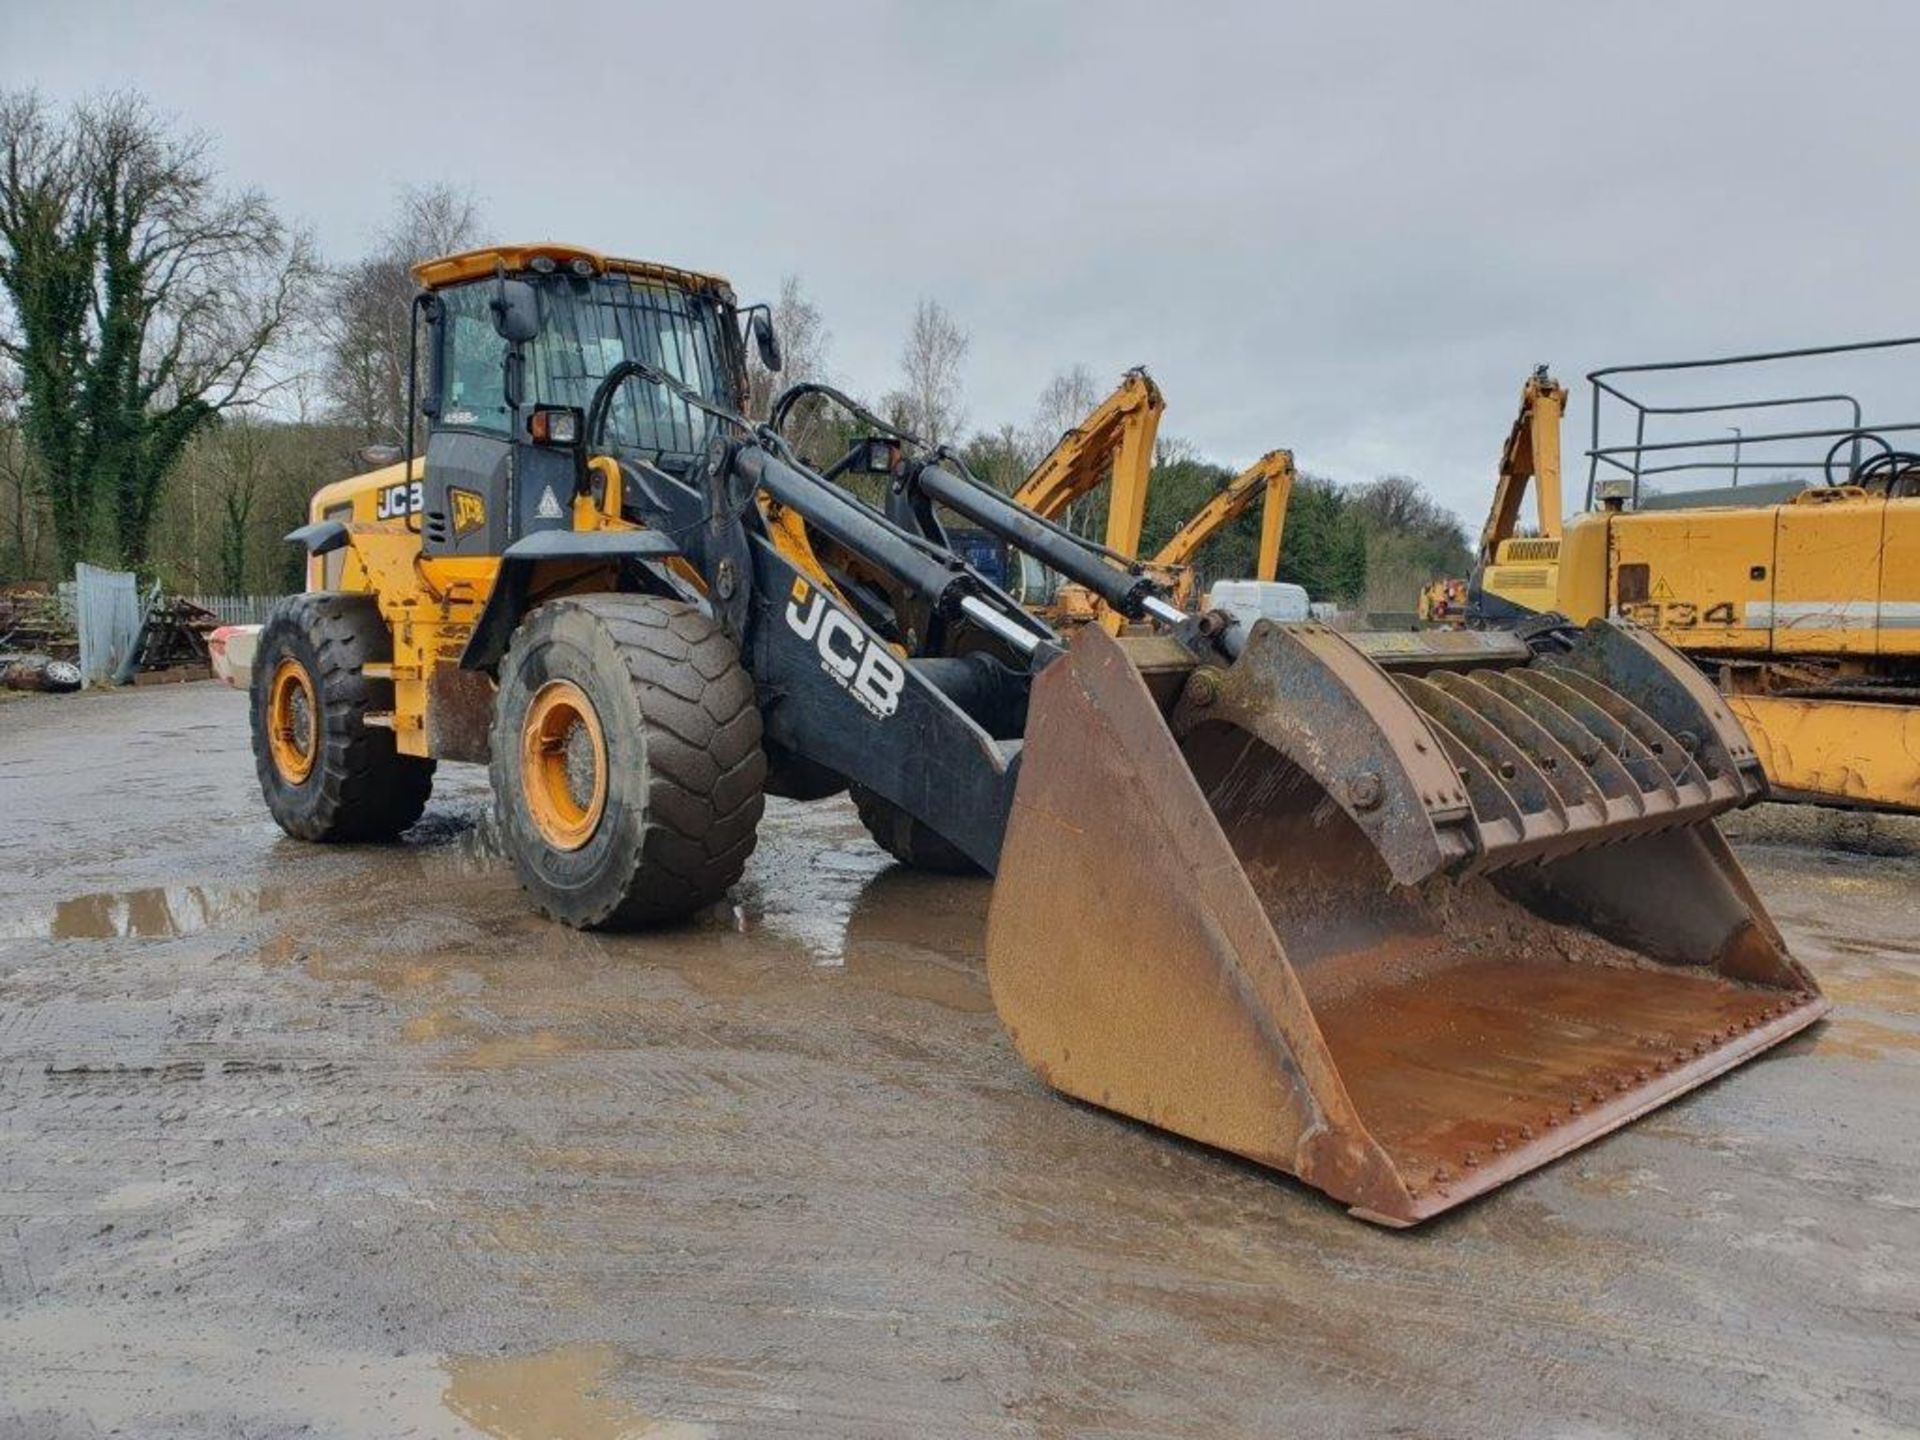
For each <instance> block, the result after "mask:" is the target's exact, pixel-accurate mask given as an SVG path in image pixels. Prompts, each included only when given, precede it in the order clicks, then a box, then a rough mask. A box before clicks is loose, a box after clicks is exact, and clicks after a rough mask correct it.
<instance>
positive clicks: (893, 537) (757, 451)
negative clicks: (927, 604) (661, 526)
mask: <svg viewBox="0 0 1920 1440" xmlns="http://www.w3.org/2000/svg"><path fill="white" fill-rule="evenodd" d="M734 464H735V465H736V466H737V467H738V469H739V471H740V474H741V476H742V478H744V479H746V480H749V481H751V482H752V483H754V484H755V485H758V486H759V487H760V488H761V489H762V490H764V491H765V492H766V493H767V494H769V495H771V496H772V497H773V498H774V499H775V500H778V501H779V502H780V503H781V504H782V505H785V506H787V507H788V508H789V509H792V510H794V511H797V512H798V513H799V514H800V515H802V516H804V517H805V519H806V521H807V523H808V524H809V525H811V526H814V527H815V528H817V529H818V530H819V531H820V533H821V534H823V535H825V536H827V537H828V538H829V539H832V540H835V541H838V542H839V543H840V544H841V545H844V546H845V547H846V548H847V549H849V550H851V551H853V552H854V553H855V554H856V555H859V556H860V557H861V558H862V559H865V560H868V561H870V562H871V563H872V564H874V565H876V566H878V567H879V568H880V569H881V570H884V571H885V572H886V573H887V574H889V575H891V576H892V577H893V578H894V579H896V580H898V581H899V582H900V583H901V584H902V585H905V586H906V587H907V588H908V589H909V590H911V591H913V592H914V593H915V594H916V595H922V596H925V597H927V599H929V600H930V601H932V603H933V605H934V607H935V608H936V609H937V610H939V611H940V613H941V614H943V615H952V614H954V613H956V612H957V611H958V610H959V607H960V601H961V600H962V599H963V598H965V597H966V596H967V595H970V594H973V593H974V592H975V591H976V590H977V589H978V588H979V587H978V586H977V585H975V583H974V581H973V577H972V576H970V575H969V574H968V573H967V570H966V564H965V562H964V561H962V560H961V559H960V558H959V557H958V556H953V557H951V558H950V559H946V560H940V559H936V558H935V557H934V556H933V555H930V554H928V553H927V551H925V550H923V549H921V548H920V546H918V545H916V544H915V543H914V542H913V541H912V539H910V538H909V537H908V536H907V535H906V534H904V533H903V532H901V531H899V530H897V529H895V528H894V526H892V525H891V524H889V523H888V522H887V521H886V520H885V519H883V518H881V517H879V516H876V515H873V514H871V513H869V512H868V511H867V510H866V509H865V508H864V507H863V506H861V505H859V504H857V503H856V502H854V501H853V500H851V499H850V498H848V497H847V496H846V495H844V494H842V493H841V492H840V491H839V490H838V489H837V488H836V487H835V486H833V485H830V484H824V483H822V482H820V481H817V480H814V479H811V478H809V477H808V476H806V475H803V474H801V473H800V472H799V471H798V470H795V469H794V468H793V467H792V466H790V465H788V464H786V463H785V462H784V461H782V460H779V459H777V458H776V457H774V456H773V455H770V454H769V453H767V451H765V450H763V449H761V448H760V447H759V446H758V445H744V446H742V447H741V448H740V450H739V452H738V453H737V455H736V457H735V459H734Z"/></svg>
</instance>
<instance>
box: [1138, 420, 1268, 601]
mask: <svg viewBox="0 0 1920 1440" xmlns="http://www.w3.org/2000/svg"><path fill="white" fill-rule="evenodd" d="M1294 479H1295V471H1294V468H1293V452H1292V451H1291V450H1269V451H1268V452H1267V453H1266V454H1265V455H1262V456H1261V457H1260V458H1259V459H1258V460H1256V461H1254V462H1253V464H1251V465H1249V466H1248V467H1247V468H1246V469H1245V470H1243V471H1241V472H1240V473H1239V474H1238V475H1236V476H1235V477H1234V478H1233V480H1232V481H1231V482H1229V483H1228V485H1227V487H1226V488H1225V489H1224V490H1222V491H1221V492H1220V493H1219V494H1218V495H1215V496H1214V497H1213V498H1212V499H1211V500H1209V501H1208V502H1207V503H1206V504H1205V505H1203V506H1201V507H1200V509H1198V510H1197V511H1195V512H1194V513H1193V515H1192V516H1191V517H1189V518H1188V520H1187V522H1186V523H1185V524H1184V525H1182V526H1181V527H1180V528H1179V529H1178V530H1176V531H1174V532H1173V538H1172V539H1170V540H1168V541H1167V543H1166V544H1165V545H1162V546H1161V547H1160V549H1159V551H1158V552H1157V553H1156V554H1155V555H1154V557H1153V558H1152V559H1151V560H1149V561H1148V562H1147V564H1148V566H1149V567H1151V568H1152V569H1153V570H1155V571H1158V572H1163V573H1173V574H1176V575H1178V577H1179V578H1178V579H1176V581H1175V592H1176V595H1177V597H1178V598H1179V599H1180V600H1182V601H1183V602H1184V600H1185V599H1186V598H1187V597H1186V593H1185V592H1186V591H1189V590H1191V588H1192V583H1193V582H1192V576H1191V573H1190V572H1189V571H1188V567H1190V566H1191V565H1192V564H1193V557H1194V556H1196V555H1198V554H1199V553H1200V550H1201V547H1202V546H1204V545H1205V544H1206V543H1207V542H1208V541H1209V540H1211V539H1212V538H1213V537H1214V536H1215V535H1217V534H1219V533H1220V532H1221V531H1222V530H1224V529H1225V528H1226V527H1227V526H1229V525H1231V524H1232V523H1233V522H1234V521H1235V520H1238V519H1239V518H1240V517H1241V516H1242V515H1243V514H1245V513H1246V511H1247V507H1248V506H1250V505H1252V504H1253V502H1254V501H1255V500H1261V499H1264V503H1265V508H1264V509H1263V510H1262V511H1261V515H1260V555H1259V559H1258V561H1257V562H1256V565H1255V569H1254V578H1255V579H1257V580H1272V579H1273V578H1274V577H1275V576H1276V575H1278V574H1279V573H1280V539H1281V536H1282V534H1283V533H1284V531H1285V529H1286V524H1287V501H1288V500H1289V499H1291V498H1292V495H1293V482H1294Z"/></svg>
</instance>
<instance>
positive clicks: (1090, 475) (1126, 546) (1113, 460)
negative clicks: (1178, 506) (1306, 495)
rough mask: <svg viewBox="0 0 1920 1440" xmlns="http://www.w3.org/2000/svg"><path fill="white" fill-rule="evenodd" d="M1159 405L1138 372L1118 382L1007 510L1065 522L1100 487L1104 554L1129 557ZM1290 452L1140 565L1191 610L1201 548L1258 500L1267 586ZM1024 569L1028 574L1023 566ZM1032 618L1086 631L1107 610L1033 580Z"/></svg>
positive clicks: (1083, 593)
mask: <svg viewBox="0 0 1920 1440" xmlns="http://www.w3.org/2000/svg"><path fill="white" fill-rule="evenodd" d="M1165 410H1166V402H1165V400H1164V398H1163V397H1162V396H1161V393H1160V389H1159V387H1158V386H1157V385H1155V384H1154V382H1153V378H1152V377H1151V376H1150V375H1149V374H1148V373H1147V372H1146V370H1145V369H1144V368H1143V367H1135V368H1134V369H1131V370H1129V371H1127V372H1126V374H1125V375H1123V376H1122V377H1121V380H1120V384H1119V385H1118V386H1117V387H1115V389H1114V391H1113V393H1112V394H1110V395H1108V396H1107V397H1106V398H1105V399H1104V400H1102V401H1101V402H1100V403H1099V404H1098V405H1096V406H1095V407H1094V408H1093V409H1092V410H1091V411H1089V412H1088V414H1087V418H1086V419H1085V420H1083V421H1081V422H1080V423H1079V424H1078V425H1076V426H1074V427H1073V428H1072V429H1071V430H1069V431H1067V432H1066V433H1065V434H1064V435H1062V436H1061V437H1060V439H1059V441H1058V442H1056V443H1055V445H1054V447H1053V449H1052V450H1050V451H1048V452H1047V454H1046V456H1045V458H1043V459H1042V460H1041V461H1040V463H1039V464H1038V465H1036V466H1035V467H1034V468H1033V471H1032V473H1030V474H1029V475H1028V476H1027V478H1026V479H1025V480H1024V481H1022V482H1021V484H1020V486H1019V488H1018V489H1016V490H1015V491H1014V493H1013V499H1014V503H1015V504H1017V505H1019V506H1021V507H1023V508H1024V509H1028V510H1031V511H1033V512H1034V513H1035V514H1037V515H1040V516H1042V517H1044V518H1045V519H1048V520H1052V521H1056V522H1058V521H1063V520H1064V519H1065V518H1066V515H1067V512H1068V510H1069V508H1070V507H1071V506H1072V505H1073V504H1074V502H1075V501H1078V500H1081V499H1084V498H1085V497H1086V496H1087V495H1090V494H1092V493H1093V492H1094V491H1095V490H1098V489H1099V488H1101V487H1102V486H1103V485H1104V486H1106V487H1107V523H1106V535H1105V540H1104V544H1105V547H1106V549H1107V550H1108V552H1109V553H1110V554H1111V556H1113V557H1115V558H1120V557H1135V556H1138V555H1139V553H1140V535H1141V530H1142V529H1143V528H1144V526H1145V522H1146V508H1147V494H1148V490H1149V484H1150V481H1151V477H1152V473H1153V446H1154V440H1155V437H1156V436H1157V434H1158V433H1159V427H1160V418H1161V416H1162V414H1164V413H1165ZM1295 478H1296V477H1295V471H1294V466H1293V453H1292V452H1291V451H1289V450H1272V451H1269V452H1268V453H1267V454H1265V455H1263V456H1261V457H1260V459H1258V460H1257V461H1255V462H1254V463H1253V464H1252V465H1250V466H1248V467H1247V469H1246V470H1244V471H1242V472H1241V473H1240V474H1239V475H1237V476H1235V477H1234V478H1233V480H1231V481H1229V482H1228V483H1227V485H1226V486H1225V487H1224V488H1222V489H1221V491H1220V493H1219V494H1217V495H1215V496H1214V497H1213V498H1212V499H1211V500H1209V501H1208V502H1207V503H1206V504H1205V505H1204V506H1202V507H1201V508H1200V509H1199V510H1198V511H1196V512H1195V513H1194V514H1193V515H1192V516H1191V517H1189V518H1188V519H1187V520H1186V522H1185V523H1183V524H1182V525H1181V527H1180V528H1179V529H1178V530H1177V531H1175V532H1174V534H1173V535H1172V536H1171V537H1170V538H1169V539H1168V541H1167V543H1166V544H1165V545H1163V546H1161V547H1160V550H1159V551H1158V552H1157V553H1156V554H1154V555H1153V556H1151V557H1150V558H1148V559H1146V560H1145V561H1144V562H1142V563H1143V568H1144V572H1145V573H1148V574H1151V575H1153V576H1154V577H1155V578H1156V579H1157V580H1159V581H1160V582H1161V583H1162V584H1164V585H1166V586H1167V587H1168V588H1169V590H1170V592H1171V593H1172V595H1173V597H1174V599H1175V602H1176V603H1177V604H1179V605H1181V606H1182V607H1183V608H1187V609H1191V608H1192V607H1193V605H1194V603H1195V601H1196V600H1197V598H1198V597H1197V595H1196V594H1195V583H1194V571H1193V561H1194V557H1195V556H1197V555H1198V554H1199V553H1200V551H1201V549H1202V548H1203V547H1204V546H1205V545H1206V544H1207V542H1208V541H1209V540H1211V539H1213V537H1214V536H1216V535H1218V534H1219V533H1220V531H1222V530H1223V529H1225V528H1226V527H1227V526H1228V525H1231V524H1232V523H1233V522H1234V521H1235V520H1237V519H1239V518H1240V516H1241V515H1243V514H1245V513H1246V511H1247V509H1248V508H1249V507H1250V506H1251V505H1253V504H1254V502H1255V501H1263V502H1264V506H1265V508H1264V510H1263V511H1262V518H1261V525H1260V549H1259V555H1258V559H1257V562H1256V567H1255V578H1256V579H1258V580H1261V581H1269V582H1270V581H1272V580H1273V579H1274V578H1275V576H1276V575H1277V574H1278V572H1279V569H1280V542H1281V536H1282V533H1283V532H1284V529H1285V526H1286V519H1287V502H1288V499H1289V498H1290V497H1291V495H1292V493H1293V484H1294V480H1295ZM1030 568H1031V567H1030ZM1021 593H1023V594H1024V595H1025V596H1027V597H1028V598H1029V600H1030V603H1031V604H1032V607H1033V608H1034V610H1035V612H1036V613H1038V614H1040V615H1042V616H1044V617H1046V618H1047V619H1049V620H1050V621H1052V622H1053V623H1055V624H1064V625H1076V624H1084V623H1086V622H1088V621H1092V620H1095V619H1104V620H1105V622H1106V623H1107V624H1108V625H1109V626H1110V627H1111V626H1113V625H1114V624H1115V623H1116V621H1115V617H1114V616H1113V612H1112V611H1111V610H1110V609H1107V608H1106V607H1103V606H1102V605H1101V604H1100V603H1099V601H1098V598H1097V597H1096V596H1094V595H1093V594H1092V593H1091V592H1090V591H1088V590H1087V589H1086V588H1085V587H1084V586H1079V585H1074V584H1071V583H1067V584H1043V583H1040V582H1037V581H1030V582H1029V583H1028V584H1027V585H1025V586H1024V587H1021Z"/></svg>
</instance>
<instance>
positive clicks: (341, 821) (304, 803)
mask: <svg viewBox="0 0 1920 1440" xmlns="http://www.w3.org/2000/svg"><path fill="white" fill-rule="evenodd" d="M392 658H393V634H392V632H391V631H390V630H388V629H387V624H386V621H385V620H383V619H382V618H381V617H380V607H379V606H378V605H377V604H375V602H374V600H373V597H372V596H370V595H327V594H309V595H295V596H293V597H291V598H290V599H287V600H283V601H281V602H280V604H278V605H277V606H275V607H274V610H273V613H272V615H270V616H269V617H268V619H267V623H266V624H265V625H264V626H263V627H262V628H261V631H260V643H259V646H258V648H257V649H256V650H255V652H254V661H253V679H252V684H251V693H252V697H253V764H254V770H255V772H256V773H257V774H258V775H259V777H260V791H261V793H262V794H263V795H264V796H265V797H266V801H267V809H268V810H269V811H270V812H272V815H273V818H274V819H275V820H276V821H278V822H279V824H280V828H281V829H282V830H284V831H286V832H287V834H289V835H291V836H293V837H294V838H296V839H299V840H318V841H355V840H391V839H392V838H393V837H394V836H396V835H398V834H399V833H400V832H401V831H403V830H405V829H407V828H408V827H409V826H410V825H412V824H413V823H414V822H415V821H416V820H418V819H419V818H420V814H421V812H422V811H423V810H425V809H426V808H427V797H428V795H430V794H431V793H432V791H433V761H431V760H423V759H420V758H419V757H417V756H413V755H402V754H401V753H400V752H399V751H398V750H397V749H395V747H394V740H393V731H392V730H389V729H384V728H381V727H379V726H372V725H369V724H367V715H368V713H369V712H370V711H376V710H381V709H385V710H389V711H390V710H391V709H392V708H393V698H392V696H393V683H392V682H391V681H388V680H370V679H368V678H367V676H366V675H365V674H364V673H363V667H364V666H366V665H368V664H371V663H376V662H380V661H387V660H391V659H392Z"/></svg>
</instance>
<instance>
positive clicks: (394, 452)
mask: <svg viewBox="0 0 1920 1440" xmlns="http://www.w3.org/2000/svg"><path fill="white" fill-rule="evenodd" d="M354 458H355V459H357V460H358V461H359V462H360V464H361V466H362V467H363V468H365V469H367V470H384V469H386V468H387V466H389V465H398V464H399V463H400V461H401V459H402V458H403V456H402V454H401V450H400V447H399V446H398V445H363V446H361V447H360V449H358V450H356V451H355V452H354Z"/></svg>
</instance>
